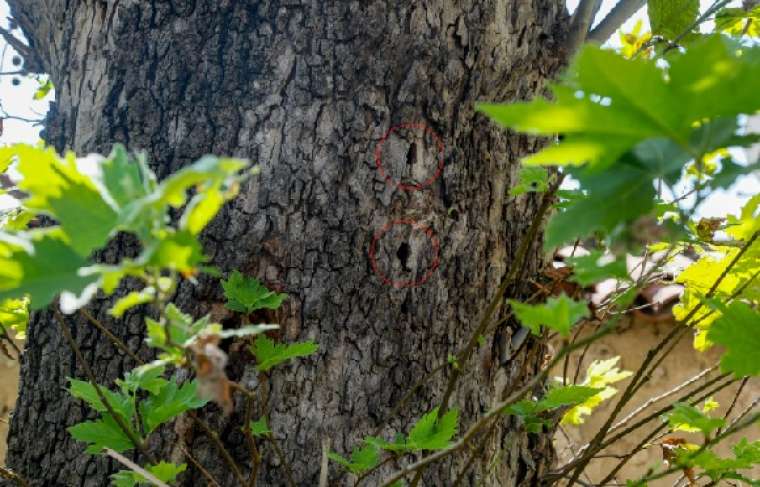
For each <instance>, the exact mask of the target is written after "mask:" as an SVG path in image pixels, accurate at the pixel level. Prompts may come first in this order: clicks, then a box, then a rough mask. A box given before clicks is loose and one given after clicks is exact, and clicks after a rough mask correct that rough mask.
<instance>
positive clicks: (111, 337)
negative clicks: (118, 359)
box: [79, 308, 145, 365]
mask: <svg viewBox="0 0 760 487" xmlns="http://www.w3.org/2000/svg"><path fill="white" fill-rule="evenodd" d="M79 313H80V314H82V316H84V317H85V318H87V321H89V322H90V323H92V325H93V326H95V328H97V329H98V330H100V331H101V332H102V333H103V334H104V335H105V336H106V337H108V339H109V340H111V342H113V344H114V345H116V348H118V349H120V350H121V351H122V352H124V353H126V354H127V355H129V356H130V357H131V358H132V360H134V361H135V362H137V363H138V364H140V365H143V364H144V363H145V362H144V361H143V360H142V359H141V358H140V357H138V356H137V355H136V354H135V353H134V352H133V351H132V350H130V349H129V347H128V346H127V344H126V343H124V342H123V341H122V340H121V338H119V337H117V336H116V335H114V334H113V333H111V331H110V330H109V329H108V328H106V327H105V325H104V324H103V323H101V322H100V321H99V320H98V319H96V318H95V317H94V316H92V314H91V313H90V312H89V311H87V310H86V309H84V308H80V310H79Z"/></svg>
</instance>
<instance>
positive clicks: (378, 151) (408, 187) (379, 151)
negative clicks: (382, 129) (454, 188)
mask: <svg viewBox="0 0 760 487" xmlns="http://www.w3.org/2000/svg"><path fill="white" fill-rule="evenodd" d="M400 129H418V130H423V131H425V132H427V133H429V134H430V135H431V136H432V137H433V139H434V140H435V143H436V145H437V146H438V167H437V168H436V171H435V174H433V175H432V176H430V177H429V178H428V179H426V180H425V181H423V182H422V183H418V184H404V183H402V182H401V181H399V180H396V179H393V177H392V176H391V175H389V174H386V173H385V168H384V167H383V144H384V143H385V142H386V141H387V140H388V137H390V136H391V134H393V133H394V132H396V131H398V130H400ZM445 150H446V145H445V144H444V143H443V139H441V136H440V135H438V133H436V131H435V130H433V129H431V128H430V127H428V126H427V125H426V124H424V123H422V122H407V123H400V124H398V125H394V126H392V127H391V128H389V129H388V131H387V132H386V133H385V135H383V138H382V139H380V141H379V142H378V143H377V145H376V146H375V166H377V170H378V171H379V172H380V176H382V177H383V178H384V179H385V181H386V182H387V183H388V184H392V185H394V186H396V187H397V188H399V189H401V190H403V191H420V190H422V189H424V188H426V187H428V186H430V185H431V184H433V182H435V180H436V179H438V178H439V177H441V174H443V159H444V151H445Z"/></svg>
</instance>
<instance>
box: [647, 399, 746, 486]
mask: <svg viewBox="0 0 760 487" xmlns="http://www.w3.org/2000/svg"><path fill="white" fill-rule="evenodd" d="M758 419H760V413H755V414H753V415H752V416H751V417H750V418H748V419H746V420H745V421H742V422H741V423H739V422H738V421H737V422H735V423H734V424H732V425H731V426H730V427H729V428H728V429H726V431H724V432H723V433H721V434H719V435H715V437H714V438H711V439H710V440H709V441H706V442H705V443H704V444H702V446H700V447H699V448H698V449H697V450H694V451H693V452H690V453H689V457H690V458H694V457H696V456H698V455H699V454H700V453H702V452H704V451H705V450H706V449H708V448H710V447H711V446H713V445H716V444H718V443H720V442H721V441H723V440H724V439H725V438H727V437H729V436H731V435H732V434H734V433H736V432H738V431H740V430H742V429H744V428H746V427H748V426H752V425H753V424H754V423H755V422H756V421H757V420H758ZM680 469H681V466H680V465H679V464H676V465H674V466H672V467H670V468H668V469H667V470H663V471H661V472H657V473H654V474H650V475H646V476H644V477H642V478H641V479H640V480H641V481H643V482H649V481H651V480H657V479H661V478H662V477H665V476H667V475H670V474H671V473H673V472H676V471H678V470H680Z"/></svg>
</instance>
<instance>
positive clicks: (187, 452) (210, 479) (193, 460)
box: [180, 445, 222, 487]
mask: <svg viewBox="0 0 760 487" xmlns="http://www.w3.org/2000/svg"><path fill="white" fill-rule="evenodd" d="M180 449H181V450H182V453H184V455H185V456H186V457H187V459H188V460H190V463H192V464H193V465H194V466H195V468H197V469H198V471H199V472H200V473H201V475H203V476H204V477H206V480H208V482H209V484H211V485H213V486H214V487H222V486H221V485H219V482H217V480H216V479H215V478H214V477H213V476H212V475H211V474H210V473H209V471H208V470H206V469H205V468H204V467H203V465H201V464H200V462H199V461H198V460H197V459H196V458H195V457H194V456H193V455H192V454H191V453H190V450H188V449H187V448H185V445H180Z"/></svg>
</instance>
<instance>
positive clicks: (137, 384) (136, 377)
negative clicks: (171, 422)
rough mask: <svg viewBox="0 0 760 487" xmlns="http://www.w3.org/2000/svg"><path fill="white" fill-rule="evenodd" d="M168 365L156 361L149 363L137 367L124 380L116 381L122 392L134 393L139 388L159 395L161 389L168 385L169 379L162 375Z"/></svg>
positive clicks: (125, 375)
mask: <svg viewBox="0 0 760 487" xmlns="http://www.w3.org/2000/svg"><path fill="white" fill-rule="evenodd" d="M165 370H166V367H165V366H163V365H160V364H156V363H153V362H151V363H147V364H145V365H141V366H139V367H136V368H134V369H132V370H130V371H129V372H127V373H126V374H124V379H123V380H117V381H116V383H117V384H118V385H119V387H121V390H122V392H124V393H125V394H127V393H134V392H136V391H137V390H138V389H143V390H146V391H148V392H150V393H151V394H152V395H154V396H155V395H158V394H159V393H160V392H161V389H163V388H164V386H165V385H167V383H168V381H167V380H166V379H164V378H163V377H162V376H163V375H164V371H165Z"/></svg>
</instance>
